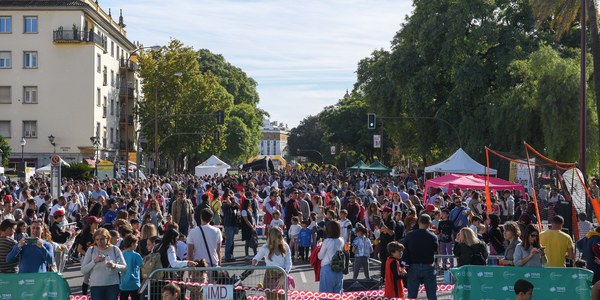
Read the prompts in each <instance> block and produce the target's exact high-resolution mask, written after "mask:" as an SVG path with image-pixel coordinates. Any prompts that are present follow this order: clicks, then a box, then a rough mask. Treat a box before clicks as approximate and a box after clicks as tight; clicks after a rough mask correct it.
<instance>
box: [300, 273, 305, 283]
mask: <svg viewBox="0 0 600 300" xmlns="http://www.w3.org/2000/svg"><path fill="white" fill-rule="evenodd" d="M300 279H302V283H306V276H304V272H300Z"/></svg>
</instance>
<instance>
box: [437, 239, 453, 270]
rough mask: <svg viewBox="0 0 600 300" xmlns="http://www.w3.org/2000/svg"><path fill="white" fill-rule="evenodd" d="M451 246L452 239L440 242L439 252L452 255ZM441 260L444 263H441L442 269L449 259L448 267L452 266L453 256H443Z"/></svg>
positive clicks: (445, 266) (445, 267)
mask: <svg viewBox="0 0 600 300" xmlns="http://www.w3.org/2000/svg"><path fill="white" fill-rule="evenodd" d="M452 246H453V243H452V241H450V242H447V243H445V242H440V254H448V255H452ZM443 261H444V264H443V268H444V270H446V269H447V266H448V261H450V268H454V258H444V259H443Z"/></svg>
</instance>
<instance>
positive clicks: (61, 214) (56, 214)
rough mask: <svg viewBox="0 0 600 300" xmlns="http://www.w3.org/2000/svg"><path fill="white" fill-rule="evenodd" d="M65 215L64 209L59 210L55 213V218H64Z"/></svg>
mask: <svg viewBox="0 0 600 300" xmlns="http://www.w3.org/2000/svg"><path fill="white" fill-rule="evenodd" d="M64 215H65V211H64V210H62V209H59V210H57V211H55V212H54V217H55V218H58V217H62V216H64Z"/></svg>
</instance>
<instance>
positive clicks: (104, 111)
mask: <svg viewBox="0 0 600 300" xmlns="http://www.w3.org/2000/svg"><path fill="white" fill-rule="evenodd" d="M102 118H106V96H104V102H103V103H102Z"/></svg>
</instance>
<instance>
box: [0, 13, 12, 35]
mask: <svg viewBox="0 0 600 300" xmlns="http://www.w3.org/2000/svg"><path fill="white" fill-rule="evenodd" d="M11 32H12V24H11V17H6V16H5V17H0V33H11Z"/></svg>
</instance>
